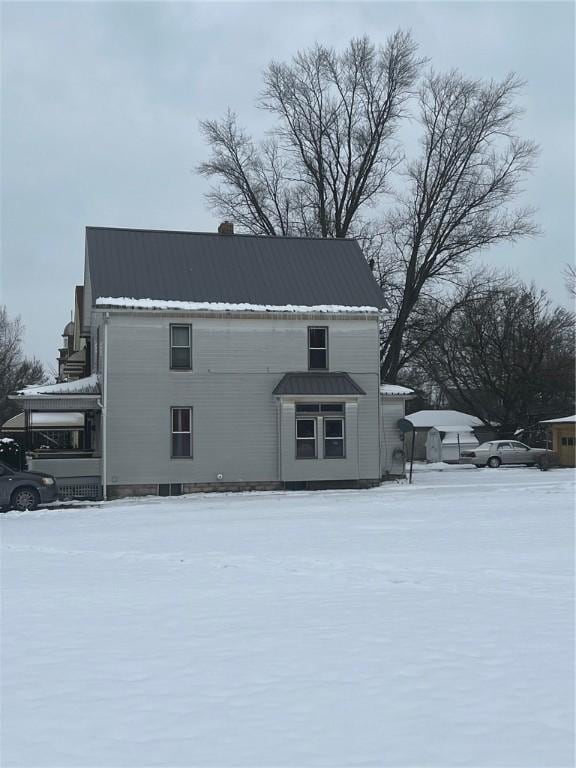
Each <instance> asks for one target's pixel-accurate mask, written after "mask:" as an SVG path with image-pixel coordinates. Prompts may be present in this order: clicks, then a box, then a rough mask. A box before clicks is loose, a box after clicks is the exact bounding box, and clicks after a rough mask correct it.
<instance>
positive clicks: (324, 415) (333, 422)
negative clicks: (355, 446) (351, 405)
mask: <svg viewBox="0 0 576 768" xmlns="http://www.w3.org/2000/svg"><path fill="white" fill-rule="evenodd" d="M304 414H306V416H304ZM313 414H314V415H313ZM339 414H342V415H339ZM343 414H344V403H297V404H296V458H297V459H316V458H318V457H319V456H321V458H324V459H342V458H344V457H345V456H346V438H345V425H344V415H343Z"/></svg>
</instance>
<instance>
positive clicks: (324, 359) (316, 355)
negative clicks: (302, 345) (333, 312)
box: [308, 327, 328, 371]
mask: <svg viewBox="0 0 576 768" xmlns="http://www.w3.org/2000/svg"><path fill="white" fill-rule="evenodd" d="M308 369H309V370H310V371H325V370H327V369H328V328H324V327H322V328H308Z"/></svg>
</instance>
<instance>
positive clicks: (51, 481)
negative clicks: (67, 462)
mask: <svg viewBox="0 0 576 768" xmlns="http://www.w3.org/2000/svg"><path fill="white" fill-rule="evenodd" d="M40 481H41V483H42V485H54V478H53V477H42V478H40Z"/></svg>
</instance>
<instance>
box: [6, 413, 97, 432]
mask: <svg viewBox="0 0 576 768" xmlns="http://www.w3.org/2000/svg"><path fill="white" fill-rule="evenodd" d="M25 428H26V420H25V417H24V414H23V413H17V414H16V416H12V418H11V419H8V421H5V422H4V424H2V426H1V427H0V429H2V430H3V431H4V432H23V431H24V430H25ZM30 429H46V430H52V429H84V414H83V413H79V412H75V411H70V412H66V413H59V412H51V411H41V412H39V413H31V414H30Z"/></svg>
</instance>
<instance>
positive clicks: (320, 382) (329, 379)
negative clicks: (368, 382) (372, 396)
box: [273, 372, 366, 395]
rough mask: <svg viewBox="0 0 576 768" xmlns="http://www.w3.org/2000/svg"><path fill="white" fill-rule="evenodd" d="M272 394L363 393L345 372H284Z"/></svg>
mask: <svg viewBox="0 0 576 768" xmlns="http://www.w3.org/2000/svg"><path fill="white" fill-rule="evenodd" d="M273 394H274V395H365V394H366V392H364V390H363V389H362V388H361V387H359V386H358V384H356V382H355V381H354V379H352V378H351V377H350V376H349V375H348V374H347V373H316V372H313V373H312V372H311V373H286V374H284V376H283V377H282V378H281V379H280V381H279V382H278V384H277V385H276V388H275V389H274V392H273Z"/></svg>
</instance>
